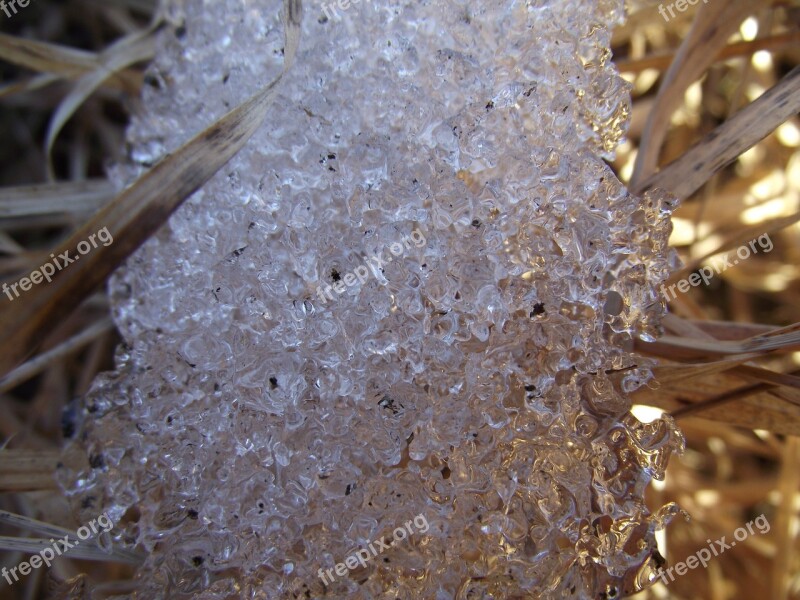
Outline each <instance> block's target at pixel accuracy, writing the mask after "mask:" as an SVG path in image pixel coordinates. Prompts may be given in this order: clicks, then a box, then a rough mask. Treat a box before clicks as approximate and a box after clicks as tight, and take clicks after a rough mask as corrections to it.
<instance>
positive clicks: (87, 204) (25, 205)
mask: <svg viewBox="0 0 800 600" xmlns="http://www.w3.org/2000/svg"><path fill="white" fill-rule="evenodd" d="M113 197H114V186H113V185H112V184H111V182H110V181H108V180H107V179H90V180H88V181H60V182H58V183H45V184H38V185H26V186H18V187H9V188H0V219H3V218H16V217H28V216H32V215H51V214H58V213H68V214H91V213H93V212H95V211H96V210H97V209H99V208H100V207H101V206H103V205H104V204H105V203H106V202H108V201H109V200H111V198H113Z"/></svg>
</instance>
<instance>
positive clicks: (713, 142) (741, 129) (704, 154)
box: [632, 67, 800, 198]
mask: <svg viewBox="0 0 800 600" xmlns="http://www.w3.org/2000/svg"><path fill="white" fill-rule="evenodd" d="M798 112H800V67H795V68H794V69H792V70H791V71H790V72H789V73H788V74H787V75H786V76H785V77H784V78H783V79H781V81H780V82H778V84H777V85H775V86H773V87H772V88H770V89H769V90H768V91H767V92H765V93H764V94H762V95H761V96H760V97H759V98H758V99H756V100H755V101H753V102H751V103H750V104H748V105H747V106H746V107H745V108H743V109H742V110H740V111H739V112H737V113H736V114H735V115H733V117H731V118H730V119H728V120H727V121H725V123H723V124H722V125H720V126H719V127H717V128H716V129H715V130H714V131H712V132H711V133H710V134H708V135H707V136H706V137H705V138H704V139H703V140H702V141H701V142H700V143H699V144H697V145H696V146H694V147H693V148H691V149H690V150H689V151H688V152H686V153H684V154H683V155H682V156H681V157H680V158H679V159H677V160H675V161H673V162H672V163H670V164H669V165H667V166H666V167H664V168H663V169H661V170H660V171H659V172H658V173H656V174H655V175H653V176H652V177H649V178H647V179H646V180H645V181H643V182H641V183H639V184H637V185H634V186H632V187H633V188H634V190H635V191H636V192H637V193H641V192H643V191H644V190H646V189H649V188H662V189H665V190H668V191H670V192H672V193H673V194H675V195H676V196H677V197H678V198H688V197H689V196H690V195H691V194H692V193H694V192H695V191H697V190H698V189H700V187H701V186H702V185H703V184H704V183H705V182H706V181H708V180H709V179H710V178H711V176H712V175H714V173H716V172H717V171H719V170H720V169H722V168H723V167H726V166H727V165H729V164H730V163H732V162H733V161H734V160H735V159H736V158H737V157H738V156H739V155H741V154H742V153H744V152H745V151H746V150H748V149H749V148H751V147H753V146H754V145H755V144H756V143H758V142H759V141H761V140H762V139H764V138H765V137H766V136H767V135H769V134H770V133H772V131H773V130H775V129H776V128H777V127H778V126H779V125H781V124H782V123H784V122H785V121H786V120H787V119H789V118H790V117H792V116H794V115H796V114H797V113H798Z"/></svg>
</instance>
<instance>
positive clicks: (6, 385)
mask: <svg viewBox="0 0 800 600" xmlns="http://www.w3.org/2000/svg"><path fill="white" fill-rule="evenodd" d="M113 327H114V324H113V323H112V322H111V319H110V318H106V319H102V320H100V321H99V322H97V323H95V324H94V325H90V326H89V327H87V328H86V329H84V330H83V331H81V332H80V333H79V334H77V335H76V336H74V337H72V338H70V339H68V340H67V341H65V342H63V343H61V344H59V345H58V346H56V347H55V348H52V349H51V350H48V351H47V352H45V353H43V354H40V355H39V356H37V357H36V358H34V359H32V360H29V361H28V362H26V363H25V364H22V365H20V366H19V367H17V368H16V369H14V370H13V371H11V372H10V373H8V374H7V375H6V376H5V377H0V394H2V393H4V392H7V391H8V390H10V389H13V388H15V387H16V386H18V385H19V384H20V383H22V382H23V381H27V380H28V379H30V378H31V377H33V376H34V375H36V374H38V373H40V372H41V371H43V370H44V369H46V368H47V366H48V365H50V364H51V363H52V362H54V361H57V360H59V359H60V358H63V357H64V356H67V355H68V354H70V353H71V352H74V351H76V350H78V349H80V348H82V347H83V346H85V345H86V344H89V343H91V342H93V341H94V340H95V339H97V338H98V337H100V336H102V335H105V334H106V333H108V332H109V331H111V329H113Z"/></svg>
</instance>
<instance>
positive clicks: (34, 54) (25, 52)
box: [0, 33, 100, 77]
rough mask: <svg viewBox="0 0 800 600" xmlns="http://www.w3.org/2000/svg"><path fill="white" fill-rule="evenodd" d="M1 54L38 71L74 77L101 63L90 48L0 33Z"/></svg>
mask: <svg viewBox="0 0 800 600" xmlns="http://www.w3.org/2000/svg"><path fill="white" fill-rule="evenodd" d="M0 58H2V59H3V60H6V61H8V62H10V63H12V64H15V65H17V66H19V67H24V68H26V69H30V70H31V71H37V72H39V73H54V74H58V75H61V76H62V77H74V76H77V75H81V74H83V73H86V72H87V71H93V70H95V69H96V68H97V67H98V66H100V64H99V62H98V60H97V55H96V54H95V53H93V52H86V51H84V50H76V49H75V48H67V47H64V46H59V45H56V44H49V43H47V42H40V41H37V40H29V39H26V38H18V37H14V36H12V35H8V34H6V33H0Z"/></svg>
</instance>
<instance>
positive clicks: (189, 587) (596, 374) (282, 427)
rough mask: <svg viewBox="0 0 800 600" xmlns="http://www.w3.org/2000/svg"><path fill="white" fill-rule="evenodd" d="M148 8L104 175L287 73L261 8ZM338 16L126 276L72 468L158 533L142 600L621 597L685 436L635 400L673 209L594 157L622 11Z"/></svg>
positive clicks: (391, 4) (603, 147)
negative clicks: (153, 18) (329, 574)
mask: <svg viewBox="0 0 800 600" xmlns="http://www.w3.org/2000/svg"><path fill="white" fill-rule="evenodd" d="M167 4H168V10H169V15H170V20H171V24H170V27H168V28H166V29H165V30H164V31H162V33H161V37H160V49H159V53H158V58H157V60H156V63H155V65H154V66H153V68H152V69H151V73H150V75H149V76H148V78H147V86H146V92H145V94H144V99H143V100H144V109H143V110H142V111H141V113H140V114H139V115H138V116H137V117H136V118H135V119H134V122H133V124H132V126H131V128H130V131H129V143H130V147H131V151H130V157H131V159H130V162H129V163H128V164H126V165H121V166H119V167H117V168H116V169H115V170H114V173H113V176H114V177H115V179H116V181H117V182H118V183H119V185H120V186H122V185H124V184H126V183H128V182H130V181H132V180H133V179H135V178H136V177H137V176H138V175H139V174H141V173H142V172H144V171H145V170H146V169H147V168H148V167H149V166H151V165H152V164H153V163H154V162H155V161H157V160H158V159H159V158H160V157H162V156H163V155H164V154H165V153H167V152H169V151H172V150H174V149H175V148H176V147H178V146H179V145H180V144H181V143H183V142H185V141H186V140H188V139H189V138H190V137H191V136H192V135H194V134H195V133H197V132H198V131H200V130H201V129H202V128H204V127H205V126H207V125H208V124H209V123H211V122H212V121H213V120H215V119H217V118H219V117H220V116H221V115H223V114H224V113H225V112H226V111H227V110H229V109H230V108H232V107H234V106H236V105H237V104H238V103H239V102H241V101H242V100H244V99H245V98H246V97H248V96H249V95H250V94H252V93H254V92H255V91H256V90H257V89H259V88H260V87H261V86H263V85H265V84H267V83H269V82H270V81H271V80H273V79H274V78H275V77H276V76H277V75H278V73H279V72H280V69H281V67H282V60H283V57H282V53H283V33H282V26H281V22H280V18H279V15H280V13H281V7H280V4H279V3H277V2H275V1H273V0H227V1H222V0H214V1H210V0H209V1H201V0H185V1H178V0H173V1H171V2H167ZM329 12H333V11H332V9H329ZM335 12H336V13H337V15H336V16H332V18H330V19H328V18H326V17H325V16H324V12H323V9H322V5H320V4H307V5H306V6H305V16H304V21H303V34H302V35H303V37H302V40H301V45H300V52H299V54H298V60H297V64H296V65H295V67H294V68H293V70H292V71H291V72H290V74H289V75H288V76H287V78H286V80H285V81H284V83H283V84H281V85H282V87H281V93H280V97H279V99H278V101H277V102H276V104H275V106H274V107H273V109H272V111H271V114H270V116H269V118H268V120H267V123H266V125H265V126H264V127H263V128H262V129H261V130H260V131H259V132H258V134H257V135H256V136H255V137H254V138H253V139H252V140H251V141H250V142H249V143H248V144H247V146H246V147H245V149H244V150H243V151H242V152H241V153H240V154H239V155H238V156H236V158H235V159H234V160H233V161H231V163H229V164H228V165H227V166H226V167H225V168H224V169H223V170H222V171H221V172H220V173H218V174H217V176H216V177H215V178H214V179H213V180H212V181H211V182H210V183H209V184H208V185H206V186H205V187H204V188H203V190H202V191H200V192H198V193H197V194H195V195H194V196H193V197H192V198H191V199H190V200H189V201H187V202H186V203H185V205H184V206H183V207H182V208H181V209H180V210H179V211H178V212H177V213H176V214H175V215H174V216H173V218H172V219H170V221H169V224H168V225H167V226H166V227H164V228H163V229H162V231H161V232H160V233H159V234H158V235H157V236H156V237H155V238H154V239H152V240H150V241H149V242H148V243H147V244H146V246H144V247H143V248H142V249H141V250H140V251H139V252H138V253H137V254H136V255H135V256H134V257H133V258H132V259H131V260H130V261H129V263H128V265H127V267H126V268H124V269H123V270H121V271H120V272H119V273H118V274H117V275H116V276H115V278H114V280H113V282H112V284H111V291H112V295H113V303H114V313H115V317H116V320H117V324H118V325H119V327H120V330H121V331H122V334H123V335H124V338H125V340H126V344H125V345H124V346H123V347H122V348H120V350H119V353H118V371H117V372H115V373H111V374H106V375H104V376H102V377H100V378H98V380H97V381H96V383H95V385H94V388H93V390H92V391H91V393H90V394H89V395H88V397H87V398H86V411H87V412H86V422H85V427H84V433H83V435H82V436H79V438H78V440H77V441H76V442H75V443H74V444H73V445H72V446H71V448H70V450H69V456H68V460H66V461H65V463H66V464H67V468H65V469H64V473H63V481H64V482H65V486H66V487H67V488H68V489H69V491H70V493H71V494H72V495H73V497H74V499H75V503H76V506H77V507H78V508H79V510H80V511H81V512H82V513H85V514H86V515H87V517H88V518H91V517H94V516H96V515H98V514H100V513H101V512H103V511H108V513H109V514H110V515H111V516H112V517H113V518H114V519H115V521H117V522H118V524H117V525H116V526H115V528H114V530H113V532H114V533H116V535H117V538H116V541H117V543H121V544H127V545H134V544H137V545H138V547H139V548H140V549H142V550H145V551H146V553H147V556H148V558H147V561H146V563H145V564H144V565H143V566H142V567H141V569H140V570H139V572H138V588H137V592H136V593H135V597H136V598H146V599H148V600H150V599H153V598H204V599H209V600H210V599H219V600H222V599H228V598H236V597H242V598H265V599H272V598H336V599H341V598H363V599H367V598H375V599H377V598H381V599H389V598H398V599H401V600H408V599H417V598H419V599H436V600H444V599H450V598H459V599H472V600H477V599H484V598H487V599H488V598H497V599H505V598H565V597H572V598H609V599H610V598H614V597H619V596H621V595H622V594H623V593H626V592H630V591H633V590H634V589H636V587H637V586H638V585H640V584H641V580H642V576H641V570H640V568H641V567H642V565H645V566H646V563H647V561H648V560H650V556H651V550H652V548H653V547H654V542H653V537H654V536H653V532H654V530H655V529H656V528H657V527H660V526H661V525H662V524H663V521H664V520H666V519H668V517H669V514H670V512H671V510H672V509H671V508H667V509H666V510H665V511H664V512H663V514H659V515H655V516H652V515H649V513H648V511H647V509H646V508H645V506H644V503H643V501H642V495H643V491H644V488H645V486H646V485H647V483H648V482H649V481H650V479H651V477H653V476H655V477H660V476H661V473H662V472H663V469H664V468H665V464H666V460H667V459H668V457H669V454H670V453H671V452H672V451H673V450H675V449H677V448H679V447H680V445H681V439H680V435H679V434H678V433H677V432H676V431H675V429H674V426H673V425H672V424H671V422H669V421H666V420H662V421H656V422H655V423H653V424H650V425H642V424H640V423H638V422H637V421H636V420H635V419H634V418H633V417H632V416H631V415H630V414H629V413H628V409H629V407H630V401H629V399H628V396H627V395H628V393H629V392H631V391H632V390H634V389H635V388H637V387H638V386H640V385H642V384H644V383H645V382H647V381H648V379H649V378H650V372H649V370H648V365H647V364H644V363H643V362H642V361H641V359H637V358H636V357H635V356H634V355H633V354H632V353H631V347H632V340H633V338H635V337H636V336H641V337H643V338H645V339H650V338H651V337H653V336H655V335H656V334H657V332H658V326H659V319H660V317H661V316H662V314H663V310H664V309H663V305H662V304H661V303H659V302H657V301H654V300H653V298H654V297H655V296H653V295H651V291H652V289H653V287H654V286H656V285H657V284H659V283H660V282H661V280H663V279H664V278H665V277H666V275H667V274H668V272H669V270H670V269H671V268H672V266H674V262H675V258H674V256H673V254H672V252H671V251H670V250H669V248H668V245H667V239H668V235H669V230H670V226H669V213H670V210H671V206H670V203H669V202H668V201H667V200H666V199H664V198H661V197H657V196H648V197H644V198H637V197H634V196H631V195H629V194H628V192H627V191H626V190H625V188H624V187H623V186H622V184H620V183H619V182H618V180H617V179H616V178H615V176H614V174H613V173H612V172H611V171H610V170H609V168H608V167H607V166H606V165H605V163H604V162H603V160H602V158H603V157H609V156H611V155H612V154H613V149H614V147H615V146H616V144H617V143H618V142H619V141H620V139H622V137H623V135H624V132H625V127H626V120H627V117H628V112H629V96H628V88H627V86H626V84H625V83H624V82H623V81H622V80H621V79H620V78H619V77H618V75H617V73H616V71H615V69H614V67H613V65H612V64H611V63H610V53H609V50H608V45H609V41H610V30H611V28H612V27H613V26H614V25H616V24H617V23H618V22H619V21H620V19H621V18H622V1H621V0H620V1H616V0H604V1H599V2H592V1H589V0H552V1H547V0H530V1H529V2H527V3H525V2H519V1H517V0H514V1H511V0H498V1H496V2H491V3H490V2H487V3H485V5H475V4H474V3H466V2H458V1H439V0H432V1H427V0H425V1H422V2H419V1H414V2H412V1H407V0H399V1H385V0H372V1H369V2H361V3H359V4H353V5H351V6H350V8H348V9H347V10H341V9H338V8H337V9H336V11H335ZM412 242H413V243H412ZM393 244H400V248H401V250H400V252H396V250H397V246H394V250H392V251H390V248H392V247H393V246H392V245H393ZM372 256H378V257H379V259H378V261H375V260H374V259H372V258H370V257H372ZM390 257H391V258H392V260H391V261H389V260H388V259H389V258H390ZM365 260H367V261H368V262H369V263H370V264H371V265H373V266H374V265H375V264H376V262H383V263H384V264H383V265H382V267H380V268H378V267H375V268H372V267H370V270H369V274H368V275H367V276H365V277H360V278H358V277H356V279H355V283H353V281H354V279H352V278H351V279H347V276H348V275H351V276H353V274H355V275H356V276H357V275H358V274H359V273H361V274H363V271H360V270H359V267H360V266H361V265H364V263H365ZM344 282H348V283H347V285H346V286H345V285H343V283H344ZM337 283H338V284H339V286H338V287H339V289H342V288H344V291H343V292H342V293H339V292H338V291H333V292H329V295H328V296H326V295H325V292H324V290H325V289H328V286H332V287H331V288H330V289H331V290H333V289H334V287H333V286H336V285H337ZM319 290H322V291H319ZM420 514H421V515H424V516H425V519H426V520H427V522H428V523H429V524H430V529H429V530H428V531H427V532H425V533H421V532H416V533H415V534H414V535H412V536H410V537H409V539H407V540H405V541H404V542H403V543H400V544H397V545H396V546H394V547H392V548H391V549H390V550H389V551H387V552H384V553H383V554H381V555H380V556H378V557H376V558H374V559H372V560H371V561H370V562H369V563H367V567H366V568H363V567H361V566H359V567H358V568H357V569H354V570H349V569H348V571H347V574H346V575H345V576H341V577H339V576H337V577H336V581H335V582H334V583H332V584H328V585H327V586H325V585H323V582H322V581H321V580H320V578H319V577H318V570H319V569H324V570H326V569H330V568H332V567H335V565H336V563H339V562H343V561H344V560H345V558H346V557H347V556H349V555H351V554H353V553H354V552H355V551H357V550H358V549H359V548H364V547H366V546H367V544H368V543H369V542H371V541H373V540H377V539H379V538H381V537H382V536H391V532H392V531H393V530H394V529H395V528H397V527H402V526H403V524H404V523H406V522H408V521H410V520H412V519H413V518H414V517H415V516H416V515H420ZM637 578H638V582H637Z"/></svg>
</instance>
